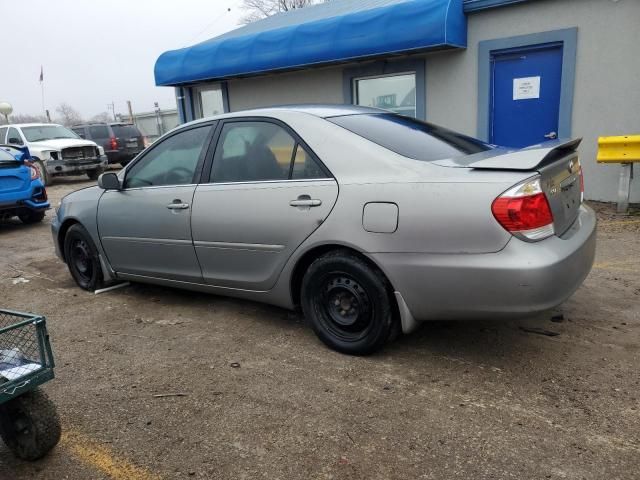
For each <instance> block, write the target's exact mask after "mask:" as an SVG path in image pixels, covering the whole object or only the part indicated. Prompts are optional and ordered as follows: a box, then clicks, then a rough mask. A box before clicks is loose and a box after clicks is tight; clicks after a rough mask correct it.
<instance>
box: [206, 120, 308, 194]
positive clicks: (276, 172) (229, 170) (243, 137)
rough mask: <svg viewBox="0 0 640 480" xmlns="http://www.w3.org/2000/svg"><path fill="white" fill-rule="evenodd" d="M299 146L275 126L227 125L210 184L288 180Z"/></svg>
mask: <svg viewBox="0 0 640 480" xmlns="http://www.w3.org/2000/svg"><path fill="white" fill-rule="evenodd" d="M295 146H296V141H295V140H294V138H293V137H292V136H291V135H289V133H287V131H286V130H285V129H284V128H282V127H281V126H279V125H276V124H274V123H269V122H236V123H226V124H225V125H224V127H223V128H222V132H221V133H220V140H219V141H218V146H217V148H216V153H215V155H214V159H213V168H212V169H211V176H210V178H209V181H210V182H214V183H220V182H255V181H265V180H287V179H288V178H289V169H290V166H291V160H292V158H293V153H294V148H295Z"/></svg>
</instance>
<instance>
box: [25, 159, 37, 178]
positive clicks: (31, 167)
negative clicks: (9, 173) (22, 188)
mask: <svg viewBox="0 0 640 480" xmlns="http://www.w3.org/2000/svg"><path fill="white" fill-rule="evenodd" d="M24 164H25V165H26V166H27V167H29V170H31V180H32V181H33V180H37V179H38V178H40V170H38V169H37V168H36V166H35V165H34V164H33V163H31V162H28V161H27V162H24Z"/></svg>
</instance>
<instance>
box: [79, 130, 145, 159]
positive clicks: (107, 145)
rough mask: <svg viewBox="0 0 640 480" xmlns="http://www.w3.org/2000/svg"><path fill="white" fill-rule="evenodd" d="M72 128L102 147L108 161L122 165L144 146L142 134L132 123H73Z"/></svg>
mask: <svg viewBox="0 0 640 480" xmlns="http://www.w3.org/2000/svg"><path fill="white" fill-rule="evenodd" d="M72 129H73V131H74V132H76V133H77V134H78V135H80V137H82V138H86V139H87V140H93V141H94V142H96V143H97V144H98V145H100V146H101V147H102V148H104V151H105V153H106V154H107V157H108V158H109V163H119V164H120V165H122V166H123V167H124V166H125V165H126V164H127V163H129V162H130V161H131V160H132V159H133V158H134V157H135V156H136V155H138V154H139V153H140V152H141V151H142V150H144V147H145V139H144V136H143V135H142V133H140V130H138V127H136V126H135V125H134V124H133V123H86V124H81V125H74V126H73V127H72Z"/></svg>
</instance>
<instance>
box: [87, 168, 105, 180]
mask: <svg viewBox="0 0 640 480" xmlns="http://www.w3.org/2000/svg"><path fill="white" fill-rule="evenodd" d="M103 173H104V168H94V169H93V170H87V177H89V179H90V180H97V179H98V177H99V176H100V175H101V174H103Z"/></svg>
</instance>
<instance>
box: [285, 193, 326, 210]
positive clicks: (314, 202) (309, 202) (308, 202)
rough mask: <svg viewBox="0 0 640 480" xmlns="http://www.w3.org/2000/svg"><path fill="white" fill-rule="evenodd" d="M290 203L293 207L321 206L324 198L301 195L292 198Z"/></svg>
mask: <svg viewBox="0 0 640 480" xmlns="http://www.w3.org/2000/svg"><path fill="white" fill-rule="evenodd" d="M289 205H291V206H292V207H319V206H320V205H322V200H318V199H315V198H311V197H310V196H309V195H299V196H298V198H297V199H295V200H291V201H290V202H289Z"/></svg>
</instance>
